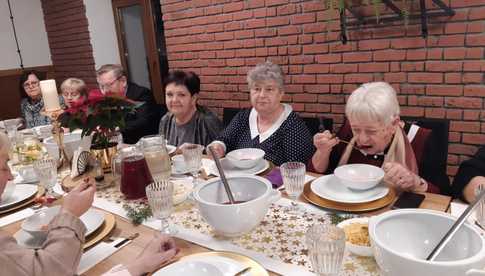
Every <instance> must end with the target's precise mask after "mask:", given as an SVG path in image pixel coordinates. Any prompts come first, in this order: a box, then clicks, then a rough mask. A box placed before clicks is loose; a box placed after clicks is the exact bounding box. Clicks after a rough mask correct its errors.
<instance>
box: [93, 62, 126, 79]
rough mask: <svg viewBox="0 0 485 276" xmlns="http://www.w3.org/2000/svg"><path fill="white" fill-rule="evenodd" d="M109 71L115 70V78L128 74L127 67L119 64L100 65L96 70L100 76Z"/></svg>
mask: <svg viewBox="0 0 485 276" xmlns="http://www.w3.org/2000/svg"><path fill="white" fill-rule="evenodd" d="M108 72H113V75H114V77H115V78H121V77H122V76H126V73H125V69H123V66H121V65H119V64H105V65H103V66H101V67H99V69H98V70H96V76H97V77H99V76H101V75H104V74H106V73H108Z"/></svg>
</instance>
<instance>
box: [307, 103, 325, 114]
mask: <svg viewBox="0 0 485 276" xmlns="http://www.w3.org/2000/svg"><path fill="white" fill-rule="evenodd" d="M305 111H306V112H315V113H322V112H330V105H328V104H305Z"/></svg>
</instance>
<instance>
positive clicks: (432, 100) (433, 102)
mask: <svg viewBox="0 0 485 276" xmlns="http://www.w3.org/2000/svg"><path fill="white" fill-rule="evenodd" d="M443 102H444V101H443V97H426V96H424V97H419V98H418V99H417V105H419V106H443Z"/></svg>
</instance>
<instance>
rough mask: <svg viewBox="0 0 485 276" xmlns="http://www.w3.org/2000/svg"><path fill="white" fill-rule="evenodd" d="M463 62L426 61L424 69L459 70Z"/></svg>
mask: <svg viewBox="0 0 485 276" xmlns="http://www.w3.org/2000/svg"><path fill="white" fill-rule="evenodd" d="M462 67H463V63H462V62H460V61H445V62H440V61H427V62H426V71H428V72H460V71H462Z"/></svg>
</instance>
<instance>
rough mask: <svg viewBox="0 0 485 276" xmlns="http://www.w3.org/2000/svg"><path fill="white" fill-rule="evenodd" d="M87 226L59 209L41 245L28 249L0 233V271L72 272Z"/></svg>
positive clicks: (23, 273) (57, 273)
mask: <svg viewBox="0 0 485 276" xmlns="http://www.w3.org/2000/svg"><path fill="white" fill-rule="evenodd" d="M85 232H86V227H85V226H84V224H83V223H82V222H81V220H79V218H77V217H75V216H73V215H71V214H69V213H64V212H63V213H60V214H59V215H57V216H56V217H55V218H54V219H53V220H52V222H51V223H50V224H49V232H48V235H47V239H46V241H45V242H44V244H43V246H42V248H41V249H27V248H23V247H21V246H19V245H17V243H16V241H15V239H13V238H12V237H8V236H5V235H0V247H1V248H2V250H1V251H0V267H1V270H2V272H1V273H0V274H2V275H52V276H54V275H75V274H76V271H77V267H78V265H79V260H80V259H81V255H82V246H81V245H82V244H83V243H84V233H85Z"/></svg>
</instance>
